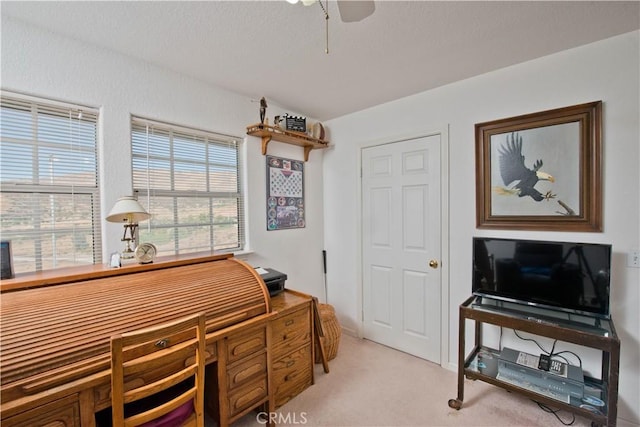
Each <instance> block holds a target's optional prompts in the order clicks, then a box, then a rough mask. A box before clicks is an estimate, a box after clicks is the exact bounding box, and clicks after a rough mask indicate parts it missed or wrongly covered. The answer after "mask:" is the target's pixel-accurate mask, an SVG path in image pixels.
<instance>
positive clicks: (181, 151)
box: [131, 117, 245, 255]
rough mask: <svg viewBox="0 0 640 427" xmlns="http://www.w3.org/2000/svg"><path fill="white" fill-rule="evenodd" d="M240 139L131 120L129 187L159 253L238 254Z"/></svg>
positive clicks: (143, 237) (143, 229) (241, 229)
mask: <svg viewBox="0 0 640 427" xmlns="http://www.w3.org/2000/svg"><path fill="white" fill-rule="evenodd" d="M239 141H240V138H238V137H233V136H228V135H221V134H216V133H213V132H207V131H201V130H197V129H191V128H188V127H183V126H179V125H174V124H170V123H162V122H157V121H152V120H148V119H144V118H141V117H132V123H131V149H132V163H133V164H132V170H133V188H134V192H135V194H136V195H137V196H138V201H139V202H140V203H141V204H142V205H143V206H144V207H145V209H147V211H148V212H149V213H150V214H151V219H150V220H149V221H147V222H144V223H142V224H140V228H139V234H140V236H139V241H140V242H151V243H153V244H154V245H155V246H156V247H157V248H158V253H159V254H164V255H169V254H182V253H189V252H200V251H211V250H213V251H217V252H231V251H237V250H242V249H243V248H244V241H245V226H244V197H243V194H242V185H241V178H240V177H241V169H242V165H241V156H240V155H239V144H240V143H239Z"/></svg>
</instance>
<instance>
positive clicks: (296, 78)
mask: <svg viewBox="0 0 640 427" xmlns="http://www.w3.org/2000/svg"><path fill="white" fill-rule="evenodd" d="M375 4H376V10H375V12H374V13H373V15H371V16H370V17H368V18H366V19H365V20H363V21H360V22H352V23H343V22H341V20H340V17H339V14H338V7H337V4H336V2H335V1H333V0H330V1H329V2H328V11H329V15H330V19H329V54H325V42H326V39H325V19H324V14H323V12H322V9H321V8H320V6H319V5H318V4H314V5H312V6H309V7H305V6H303V5H302V4H296V5H290V4H289V3H287V2H285V1H284V0H279V1H196V2H191V1H140V2H134V1H114V2H109V1H108V2H96V1H73V2H64V1H45V2H27V1H2V3H1V5H0V11H1V13H2V15H3V16H9V17H13V18H14V19H19V20H22V21H26V22H29V23H31V24H34V25H37V26H40V27H43V28H45V29H49V30H52V31H55V32H57V33H62V34H65V35H67V36H69V37H72V38H75V39H79V40H83V41H86V42H89V43H92V44H95V45H99V46H102V47H104V48H107V49H111V50H114V51H117V52H121V53H123V54H126V55H129V56H133V57H137V58H140V59H142V60H144V61H147V62H150V63H153V64H157V65H159V66H162V67H166V68H169V69H171V70H174V71H177V72H179V73H183V74H186V75H189V76H192V77H194V78H197V79H199V80H202V81H204V82H207V83H210V84H212V85H216V86H219V87H222V88H225V89H228V90H230V91H233V92H236V93H239V94H243V95H246V96H248V97H251V98H253V99H259V98H260V97H261V96H265V97H266V98H267V100H270V101H272V102H274V103H276V104H279V105H281V106H282V107H284V108H287V109H290V110H291V111H296V112H299V113H301V114H306V115H308V116H310V117H313V118H316V119H320V120H328V119H331V118H335V117H339V116H342V115H345V114H348V113H351V112H354V111H359V110H363V109H366V108H369V107H372V106H374V105H378V104H382V103H385V102H388V101H392V100H395V99H399V98H402V97H405V96H408V95H411V94H414V93H418V92H422V91H425V90H428V89H432V88H434V87H438V86H442V85H445V84H448V83H451V82H454V81H458V80H462V79H465V78H468V77H472V76H474V75H478V74H483V73H486V72H489V71H492V70H496V69H499V68H503V67H506V66H509V65H512V64H516V63H520V62H524V61H527V60H531V59H534V58H538V57H541V56H544V55H548V54H551V53H554V52H558V51H561V50H565V49H569V48H572V47H576V46H580V45H583V44H587V43H591V42H594V41H597V40H600V39H604V38H608V37H612V36H615V35H618V34H622V33H626V32H629V31H633V30H636V29H638V28H640V2H638V1H629V2H613V1H601V2H581V1H568V2H555V1H542V2H525V1H513V2H484V1H471V2H458V1H443V2H434V1H380V0H378V1H376V3H375Z"/></svg>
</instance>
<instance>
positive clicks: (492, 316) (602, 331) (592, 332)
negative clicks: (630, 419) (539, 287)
mask: <svg viewBox="0 0 640 427" xmlns="http://www.w3.org/2000/svg"><path fill="white" fill-rule="evenodd" d="M507 304H508V303H507ZM547 311H548V312H550V310H547ZM576 317H577V320H575V321H574V320H571V321H569V320H567V319H563V318H559V317H557V316H553V315H547V313H545V310H540V309H538V310H536V311H533V310H530V309H529V308H528V307H526V306H522V307H521V308H518V309H512V308H508V307H503V305H501V304H500V303H489V304H484V303H483V299H482V297H478V296H472V297H470V298H468V299H467V300H466V301H465V302H463V303H462V304H461V305H460V313H459V330H458V340H459V341H458V396H457V398H456V399H450V400H449V406H450V407H451V408H454V409H460V408H462V403H463V401H464V378H465V376H466V377H467V378H469V379H474V380H481V381H484V382H487V383H489V384H493V385H495V386H498V387H501V388H503V389H506V390H509V391H512V392H517V393H521V394H523V395H525V396H527V397H529V398H530V399H533V400H536V401H538V402H540V403H544V404H546V405H550V406H553V407H556V408H560V409H564V410H566V411H570V412H573V413H575V414H578V415H581V416H583V417H585V418H588V419H590V420H592V425H608V426H615V425H616V416H617V405H618V371H619V364H620V340H619V338H618V335H617V334H616V331H615V327H614V324H613V320H611V319H598V318H595V317H590V316H576ZM467 319H468V320H473V321H475V343H474V347H473V349H472V350H471V352H470V353H469V354H468V355H467V357H465V322H466V320H467ZM483 323H488V324H492V325H495V326H500V327H505V328H510V329H515V330H518V331H523V332H529V333H532V334H535V335H539V336H543V337H548V338H551V339H557V340H559V341H564V342H569V343H574V344H578V345H581V346H584V347H590V348H595V349H598V350H601V351H602V374H601V379H595V378H589V377H587V376H585V382H588V383H589V384H590V385H593V386H596V387H598V388H600V389H601V390H602V400H603V401H604V402H605V406H604V407H603V408H599V409H600V410H601V412H600V413H596V412H592V411H590V410H588V409H585V408H582V407H580V404H581V403H582V402H576V401H575V400H577V399H573V398H572V400H571V401H570V402H569V403H565V402H562V401H560V400H556V399H554V398H552V397H550V396H548V395H545V394H543V393H542V392H537V391H534V390H530V389H526V388H522V387H518V386H516V385H513V384H511V383H508V382H505V381H502V380H500V379H498V378H497V375H496V374H497V372H496V370H493V371H490V370H485V369H482V366H484V365H483V364H481V363H478V361H479V360H480V359H481V358H482V357H488V358H492V357H497V355H498V354H500V351H499V350H496V349H492V348H489V347H485V346H483V345H482V324H483Z"/></svg>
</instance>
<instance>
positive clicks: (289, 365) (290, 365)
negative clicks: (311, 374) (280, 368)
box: [287, 360, 296, 368]
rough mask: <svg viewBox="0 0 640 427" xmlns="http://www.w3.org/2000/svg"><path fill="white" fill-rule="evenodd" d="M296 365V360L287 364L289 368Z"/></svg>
mask: <svg viewBox="0 0 640 427" xmlns="http://www.w3.org/2000/svg"><path fill="white" fill-rule="evenodd" d="M295 363H296V361H295V360H289V361H288V362H287V368H290V367H292V366H293V365H294V364H295Z"/></svg>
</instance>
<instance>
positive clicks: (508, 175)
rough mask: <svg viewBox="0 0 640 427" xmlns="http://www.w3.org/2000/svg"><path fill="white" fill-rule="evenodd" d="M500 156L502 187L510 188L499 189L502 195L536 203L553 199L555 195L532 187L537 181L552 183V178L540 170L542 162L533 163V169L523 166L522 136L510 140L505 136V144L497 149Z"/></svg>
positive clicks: (512, 137)
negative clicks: (527, 197) (531, 200)
mask: <svg viewBox="0 0 640 427" xmlns="http://www.w3.org/2000/svg"><path fill="white" fill-rule="evenodd" d="M498 154H499V155H500V158H499V161H500V176H501V177H502V181H503V182H504V185H505V186H507V187H509V186H510V185H511V184H512V183H515V184H514V185H513V186H512V187H510V188H500V189H499V190H500V191H501V192H502V193H503V194H514V195H515V194H517V195H518V196H519V197H525V196H529V197H531V198H532V199H533V200H535V201H536V202H540V201H542V200H550V199H553V198H555V194H552V193H551V191H547V192H546V193H545V194H542V193H540V192H539V191H538V190H536V189H535V188H534V187H535V185H536V184H537V183H538V181H540V180H543V181H550V182H554V181H555V179H554V178H553V176H551V175H549V174H548V173H545V172H543V171H541V170H540V168H542V160H541V159H538V160H536V161H535V162H534V163H533V169H529V168H527V167H526V166H525V164H524V156H523V155H522V136H520V137H519V136H518V135H517V134H515V133H512V134H511V138H509V135H507V143H506V144H505V145H503V146H501V147H500V148H499V149H498Z"/></svg>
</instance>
